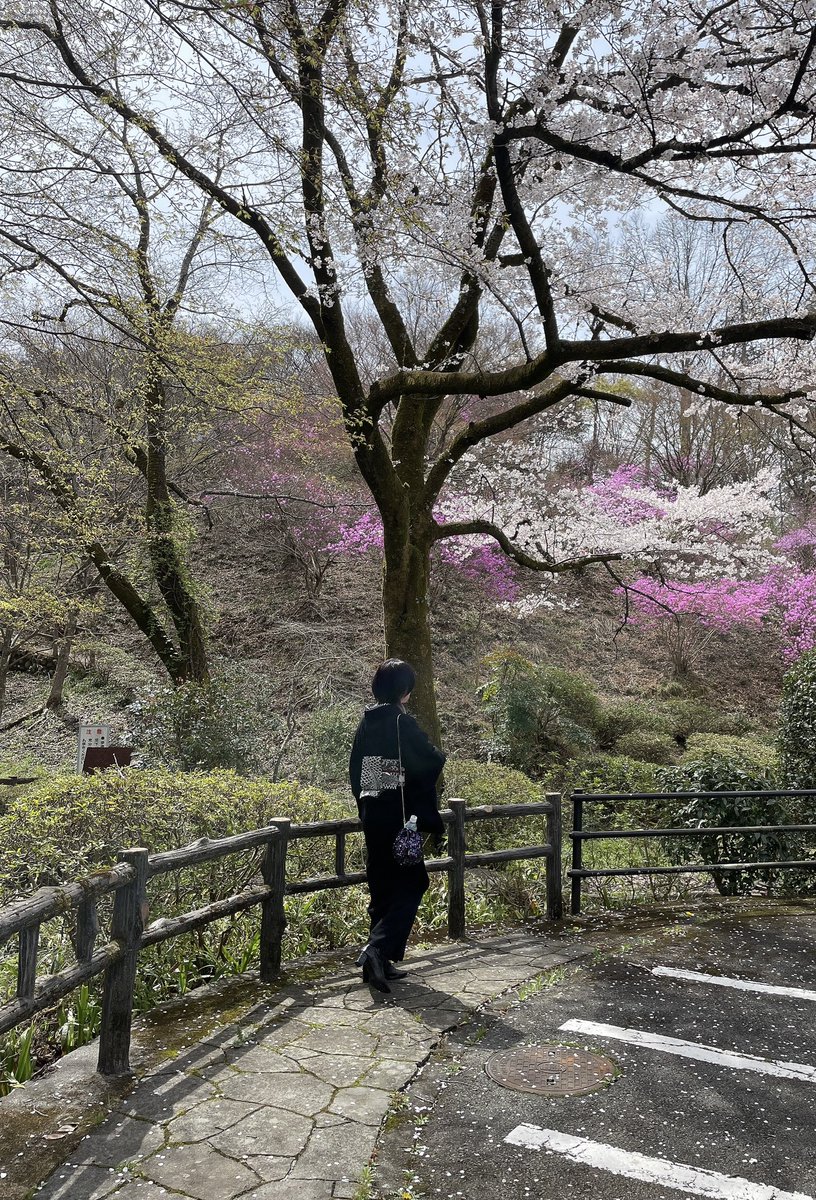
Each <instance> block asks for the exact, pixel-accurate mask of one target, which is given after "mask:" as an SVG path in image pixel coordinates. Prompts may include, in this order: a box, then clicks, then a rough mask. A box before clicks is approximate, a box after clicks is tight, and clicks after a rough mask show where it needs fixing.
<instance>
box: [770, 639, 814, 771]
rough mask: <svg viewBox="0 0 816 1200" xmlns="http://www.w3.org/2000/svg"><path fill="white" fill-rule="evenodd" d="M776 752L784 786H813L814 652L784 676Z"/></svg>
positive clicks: (801, 659) (803, 657) (802, 658)
mask: <svg viewBox="0 0 816 1200" xmlns="http://www.w3.org/2000/svg"><path fill="white" fill-rule="evenodd" d="M779 754H780V758H781V760H782V777H783V779H784V781H785V785H786V786H787V787H796V788H812V787H816V651H814V650H811V651H810V652H809V653H808V654H803V655H802V657H801V658H800V659H799V661H798V662H797V663H796V664H795V666H793V667H791V669H790V671H788V673H787V674H786V676H785V679H784V683H783V685H782V706H781V709H780V714H779Z"/></svg>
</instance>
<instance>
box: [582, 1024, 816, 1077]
mask: <svg viewBox="0 0 816 1200" xmlns="http://www.w3.org/2000/svg"><path fill="white" fill-rule="evenodd" d="M559 1029H560V1030H561V1031H562V1032H564V1033H586V1034H589V1036H590V1037H597V1038H613V1039H614V1040H615V1041H618V1042H629V1043H630V1044H631V1045H633V1046H642V1047H643V1048H644V1049H645V1050H660V1051H662V1052H663V1053H664V1054H676V1055H678V1056H679V1057H680V1058H695V1059H697V1060H698V1061H699V1062H708V1063H713V1064H714V1065H715V1066H718V1067H731V1068H732V1069H733V1070H736V1071H757V1072H758V1073H759V1074H760V1075H776V1076H778V1077H779V1078H780V1079H800V1080H803V1081H804V1082H806V1083H816V1067H812V1066H810V1065H809V1064H808V1063H795V1062H784V1061H777V1060H775V1059H768V1058H760V1057H759V1056H758V1055H755V1054H737V1053H736V1052H735V1051H733V1050H720V1049H718V1047H717V1046H704V1045H702V1044H701V1043H700V1042H687V1041H684V1040H683V1039H682V1038H673V1037H666V1036H665V1035H664V1034H662V1033H647V1032H646V1031H645V1030H643V1029H624V1028H623V1027H622V1026H621V1025H603V1024H601V1023H600V1022H598V1021H579V1020H571V1021H565V1023H564V1024H563V1025H561V1026H559Z"/></svg>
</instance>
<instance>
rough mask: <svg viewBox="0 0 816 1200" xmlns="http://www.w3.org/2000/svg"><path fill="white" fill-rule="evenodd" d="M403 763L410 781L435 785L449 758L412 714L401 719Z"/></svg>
mask: <svg viewBox="0 0 816 1200" xmlns="http://www.w3.org/2000/svg"><path fill="white" fill-rule="evenodd" d="M400 730H401V732H402V761H403V766H404V768H405V774H406V777H407V778H408V779H415V780H417V782H419V781H422V782H425V783H435V782H436V780H437V779H438V777H439V775H440V773H441V771H442V768H443V767H444V765H445V760H446V758H447V756H446V755H445V754H443V753H442V751H441V750H438V749H437V748H436V746H435V745H434V744H433V742H432V741H431V739H430V738H429V737H428V735H427V733H426V732H425V730H424V729H423V728H422V726H421V725H420V724H419V723H418V722H417V721H416V720H415V719H414V718H413V717H412V716H410V714H407V713H406V714H405V716H404V717H402V719H401V725H400Z"/></svg>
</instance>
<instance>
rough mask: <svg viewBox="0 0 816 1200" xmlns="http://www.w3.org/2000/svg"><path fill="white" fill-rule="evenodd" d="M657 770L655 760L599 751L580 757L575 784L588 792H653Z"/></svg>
mask: <svg viewBox="0 0 816 1200" xmlns="http://www.w3.org/2000/svg"><path fill="white" fill-rule="evenodd" d="M656 770H657V768H656V767H655V764H654V763H650V762H638V761H637V760H636V759H634V758H627V757H626V756H625V755H623V754H598V755H593V756H591V757H589V758H586V759H578V761H577V762H576V763H575V771H574V776H573V781H572V786H573V787H577V788H582V789H583V790H584V791H585V792H612V793H615V792H653V791H655V790H656V784H655V772H656Z"/></svg>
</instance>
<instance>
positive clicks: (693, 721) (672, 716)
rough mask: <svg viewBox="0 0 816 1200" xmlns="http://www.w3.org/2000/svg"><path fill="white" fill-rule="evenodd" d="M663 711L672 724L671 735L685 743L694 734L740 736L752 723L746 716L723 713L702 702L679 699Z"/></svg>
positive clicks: (663, 706)
mask: <svg viewBox="0 0 816 1200" xmlns="http://www.w3.org/2000/svg"><path fill="white" fill-rule="evenodd" d="M661 711H662V713H663V715H664V716H665V717H666V718H667V720H668V721H669V723H670V726H671V733H672V734H673V735H674V737H676V738H677V740H678V741H680V742H684V741H685V740H686V738H688V737H690V735H691V734H693V733H724V734H731V735H734V736H739V735H740V734H742V733H746V732H747V731H748V730H749V729H750V727H751V722H750V721H749V720H748V718H747V717H746V716H744V714H742V713H726V712H722V711H721V710H719V709H716V708H712V707H711V705H709V704H704V703H703V702H702V701H701V700H691V699H681V698H679V697H677V698H674V699H670V700H667V701H665V702H664V704H663V705H662V708H661Z"/></svg>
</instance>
